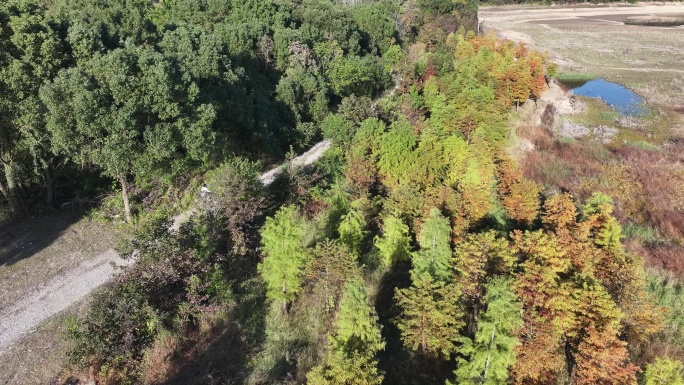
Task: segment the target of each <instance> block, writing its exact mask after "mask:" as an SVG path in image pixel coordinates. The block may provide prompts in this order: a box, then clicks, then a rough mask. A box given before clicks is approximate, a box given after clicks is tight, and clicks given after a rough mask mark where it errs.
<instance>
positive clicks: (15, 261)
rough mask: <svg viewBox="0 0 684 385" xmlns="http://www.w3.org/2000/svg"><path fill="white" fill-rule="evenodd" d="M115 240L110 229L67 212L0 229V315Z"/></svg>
mask: <svg viewBox="0 0 684 385" xmlns="http://www.w3.org/2000/svg"><path fill="white" fill-rule="evenodd" d="M115 239H116V234H115V231H114V229H112V228H111V226H105V225H103V224H101V223H98V222H96V221H93V220H91V219H88V218H83V219H80V218H79V216H78V215H77V214H75V213H71V212H67V213H57V214H55V215H51V216H45V217H34V218H29V219H27V220H24V221H22V222H20V223H17V224H14V225H11V226H6V227H5V228H3V229H0V282H2V285H0V314H1V313H2V312H3V311H4V310H6V309H7V308H8V307H9V306H10V305H11V304H14V303H15V302H17V300H18V299H19V298H22V297H25V296H27V295H28V294H29V293H31V292H33V291H35V290H38V289H40V288H41V287H43V286H44V285H45V284H46V283H47V282H49V281H50V280H51V279H53V278H54V277H57V276H59V275H61V274H64V273H65V272H67V271H69V270H72V269H74V268H75V267H76V266H78V265H79V264H80V263H82V262H83V261H86V260H88V259H90V258H92V257H94V256H96V255H98V254H101V253H102V252H104V251H105V250H107V249H110V248H112V247H113V245H114V243H115Z"/></svg>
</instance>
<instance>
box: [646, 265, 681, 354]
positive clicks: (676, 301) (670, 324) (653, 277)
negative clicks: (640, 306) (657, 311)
mask: <svg viewBox="0 0 684 385" xmlns="http://www.w3.org/2000/svg"><path fill="white" fill-rule="evenodd" d="M647 290H648V292H649V294H651V296H652V298H653V299H654V301H655V303H656V304H657V305H658V306H663V307H665V308H666V309H667V312H666V313H665V317H664V318H665V319H664V326H665V330H664V333H665V334H666V335H667V337H668V340H669V341H670V343H671V344H672V345H673V346H682V344H684V286H683V285H682V282H681V280H680V279H677V278H674V277H672V276H670V275H668V274H665V273H661V272H648V274H647Z"/></svg>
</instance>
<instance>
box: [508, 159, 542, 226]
mask: <svg viewBox="0 0 684 385" xmlns="http://www.w3.org/2000/svg"><path fill="white" fill-rule="evenodd" d="M498 173H499V196H500V197H501V202H502V203H503V206H504V208H505V209H506V213H508V216H510V217H511V219H513V220H515V221H518V222H520V223H521V224H523V225H527V224H529V223H531V222H532V221H533V220H535V218H537V214H538V211H539V187H538V186H537V184H536V183H534V182H533V181H530V180H527V179H525V178H524V177H523V175H522V171H521V170H520V168H519V167H518V166H517V165H516V164H515V163H513V161H512V160H511V159H509V158H508V157H504V158H503V159H501V161H500V163H499V165H498Z"/></svg>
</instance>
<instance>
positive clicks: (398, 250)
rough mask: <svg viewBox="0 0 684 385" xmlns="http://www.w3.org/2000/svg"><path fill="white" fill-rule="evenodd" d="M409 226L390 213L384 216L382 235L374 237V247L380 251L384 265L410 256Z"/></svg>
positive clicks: (389, 264)
mask: <svg viewBox="0 0 684 385" xmlns="http://www.w3.org/2000/svg"><path fill="white" fill-rule="evenodd" d="M408 232H409V228H408V226H406V225H405V224H404V222H403V221H402V220H401V218H399V217H397V216H394V215H390V216H388V217H387V218H385V221H384V226H383V233H382V237H377V236H376V237H375V247H377V248H378V250H379V251H380V256H382V261H383V263H384V264H385V266H391V265H392V263H394V262H396V261H403V260H408V259H409V258H410V255H411V254H410V242H411V239H410V238H409V236H408Z"/></svg>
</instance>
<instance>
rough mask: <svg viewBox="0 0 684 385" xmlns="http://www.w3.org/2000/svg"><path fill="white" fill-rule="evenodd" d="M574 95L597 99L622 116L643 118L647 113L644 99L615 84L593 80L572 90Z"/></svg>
mask: <svg viewBox="0 0 684 385" xmlns="http://www.w3.org/2000/svg"><path fill="white" fill-rule="evenodd" d="M572 93H574V94H575V95H581V96H587V97H590V98H599V99H601V100H603V101H604V102H606V104H608V105H609V106H611V107H613V108H614V109H615V110H616V111H617V112H619V113H621V114H623V115H631V116H643V115H646V114H647V113H648V109H647V108H646V106H645V105H644V99H643V98H642V97H641V96H639V95H637V94H635V93H634V92H632V91H630V90H629V89H627V88H625V87H623V86H621V85H620V84H617V83H611V82H607V81H605V80H603V79H594V80H590V81H588V82H586V83H584V84H583V85H582V86H580V87H577V88H573V89H572Z"/></svg>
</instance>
